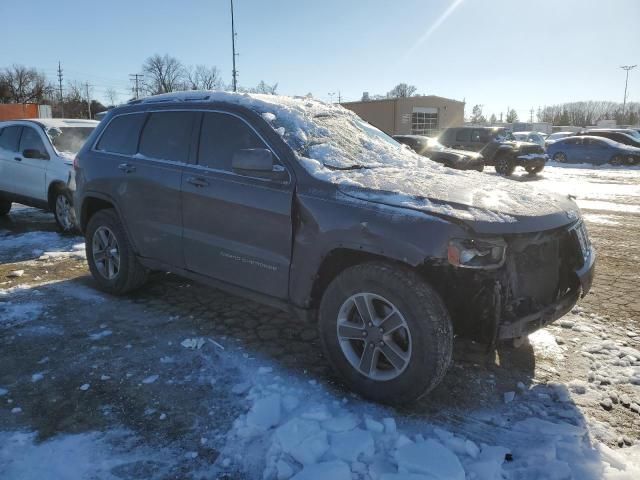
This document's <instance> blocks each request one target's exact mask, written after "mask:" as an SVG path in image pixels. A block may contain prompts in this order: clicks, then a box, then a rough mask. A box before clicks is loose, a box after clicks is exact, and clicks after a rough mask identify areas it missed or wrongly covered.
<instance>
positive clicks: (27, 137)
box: [20, 127, 48, 157]
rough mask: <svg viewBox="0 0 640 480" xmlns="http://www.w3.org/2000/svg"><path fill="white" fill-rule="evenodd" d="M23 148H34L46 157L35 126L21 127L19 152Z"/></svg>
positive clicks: (23, 149)
mask: <svg viewBox="0 0 640 480" xmlns="http://www.w3.org/2000/svg"><path fill="white" fill-rule="evenodd" d="M25 150H35V151H37V152H39V153H40V155H41V156H47V157H48V154H47V150H46V149H45V147H44V142H43V141H42V138H41V137H40V135H39V134H38V132H37V131H36V130H35V128H32V127H23V130H22V136H21V137H20V152H24V151H25Z"/></svg>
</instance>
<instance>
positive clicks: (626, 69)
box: [620, 65, 638, 121]
mask: <svg viewBox="0 0 640 480" xmlns="http://www.w3.org/2000/svg"><path fill="white" fill-rule="evenodd" d="M637 66H638V65H622V66H621V67H620V68H621V69H623V70H625V71H626V72H627V78H626V79H625V81H624V98H623V99H622V118H623V121H624V111H625V108H626V106H627V85H628V84H629V71H630V70H633V69H634V68H636V67H637Z"/></svg>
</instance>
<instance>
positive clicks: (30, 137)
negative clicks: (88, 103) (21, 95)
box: [0, 118, 99, 231]
mask: <svg viewBox="0 0 640 480" xmlns="http://www.w3.org/2000/svg"><path fill="white" fill-rule="evenodd" d="M98 123H99V122H96V121H94V120H66V119H57V118H56V119H42V118H41V119H34V120H11V121H6V122H0V216H1V215H6V214H7V213H9V210H11V203H12V202H18V203H22V204H25V205H30V206H32V207H38V208H43V209H45V210H49V211H51V212H53V213H54V215H55V218H56V222H57V223H58V226H59V227H60V228H61V229H62V230H63V231H71V230H73V229H75V226H76V225H75V214H74V212H73V208H72V201H73V195H72V192H71V191H69V187H68V186H67V182H68V180H69V173H70V172H71V169H72V164H73V158H74V156H75V154H76V153H77V152H78V150H80V147H82V145H83V144H84V142H85V140H86V139H87V137H88V136H89V135H90V134H91V132H92V131H93V129H94V128H95V127H96V125H98Z"/></svg>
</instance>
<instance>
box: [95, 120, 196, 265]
mask: <svg viewBox="0 0 640 480" xmlns="http://www.w3.org/2000/svg"><path fill="white" fill-rule="evenodd" d="M197 116H198V114H197V113H193V112H177V111H164V112H151V113H148V114H145V113H142V112H141V113H131V114H123V115H119V116H116V117H114V118H113V119H112V120H111V121H110V123H109V125H107V127H106V128H105V131H104V133H103V135H102V136H101V138H100V140H99V141H98V144H97V146H96V150H97V151H98V152H102V157H103V158H100V157H98V158H97V161H98V162H102V165H103V168H102V172H101V177H102V179H103V181H106V182H108V183H109V185H108V186H107V185H101V186H99V187H98V188H99V189H100V190H101V191H109V192H110V195H111V196H112V197H113V198H114V199H115V201H116V202H117V204H118V206H119V210H120V213H121V215H122V216H123V219H124V221H125V224H126V226H127V229H128V231H129V234H130V237H131V239H132V241H133V243H134V246H135V248H136V251H137V252H138V254H139V255H140V256H142V257H146V258H151V259H154V260H157V261H160V262H163V263H165V264H167V265H169V266H176V267H179V268H181V267H183V266H184V262H183V258H182V243H181V242H182V210H181V193H180V188H181V181H182V169H183V166H184V165H185V164H186V162H187V160H188V156H189V154H190V151H191V148H192V145H191V142H192V131H193V123H194V119H195V118H196V117H197Z"/></svg>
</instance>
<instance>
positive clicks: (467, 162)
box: [393, 135, 484, 172]
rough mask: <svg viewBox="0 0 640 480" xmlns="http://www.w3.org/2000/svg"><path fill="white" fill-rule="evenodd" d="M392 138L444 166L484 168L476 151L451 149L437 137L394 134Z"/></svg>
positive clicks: (470, 168)
mask: <svg viewBox="0 0 640 480" xmlns="http://www.w3.org/2000/svg"><path fill="white" fill-rule="evenodd" d="M393 139H394V140H395V141H396V142H398V143H402V144H403V145H406V146H408V147H409V148H410V149H411V150H413V151H414V152H416V153H417V154H419V155H422V156H423V157H428V158H429V159H431V160H433V161H434V162H438V163H441V164H442V165H444V166H445V167H449V168H455V169H456V170H477V171H478V172H482V171H483V170H484V158H482V155H480V154H479V153H477V152H469V151H466V150H453V149H452V148H447V147H445V146H444V145H442V144H441V143H440V142H438V140H437V139H435V138H431V137H426V136H423V135H394V136H393Z"/></svg>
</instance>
